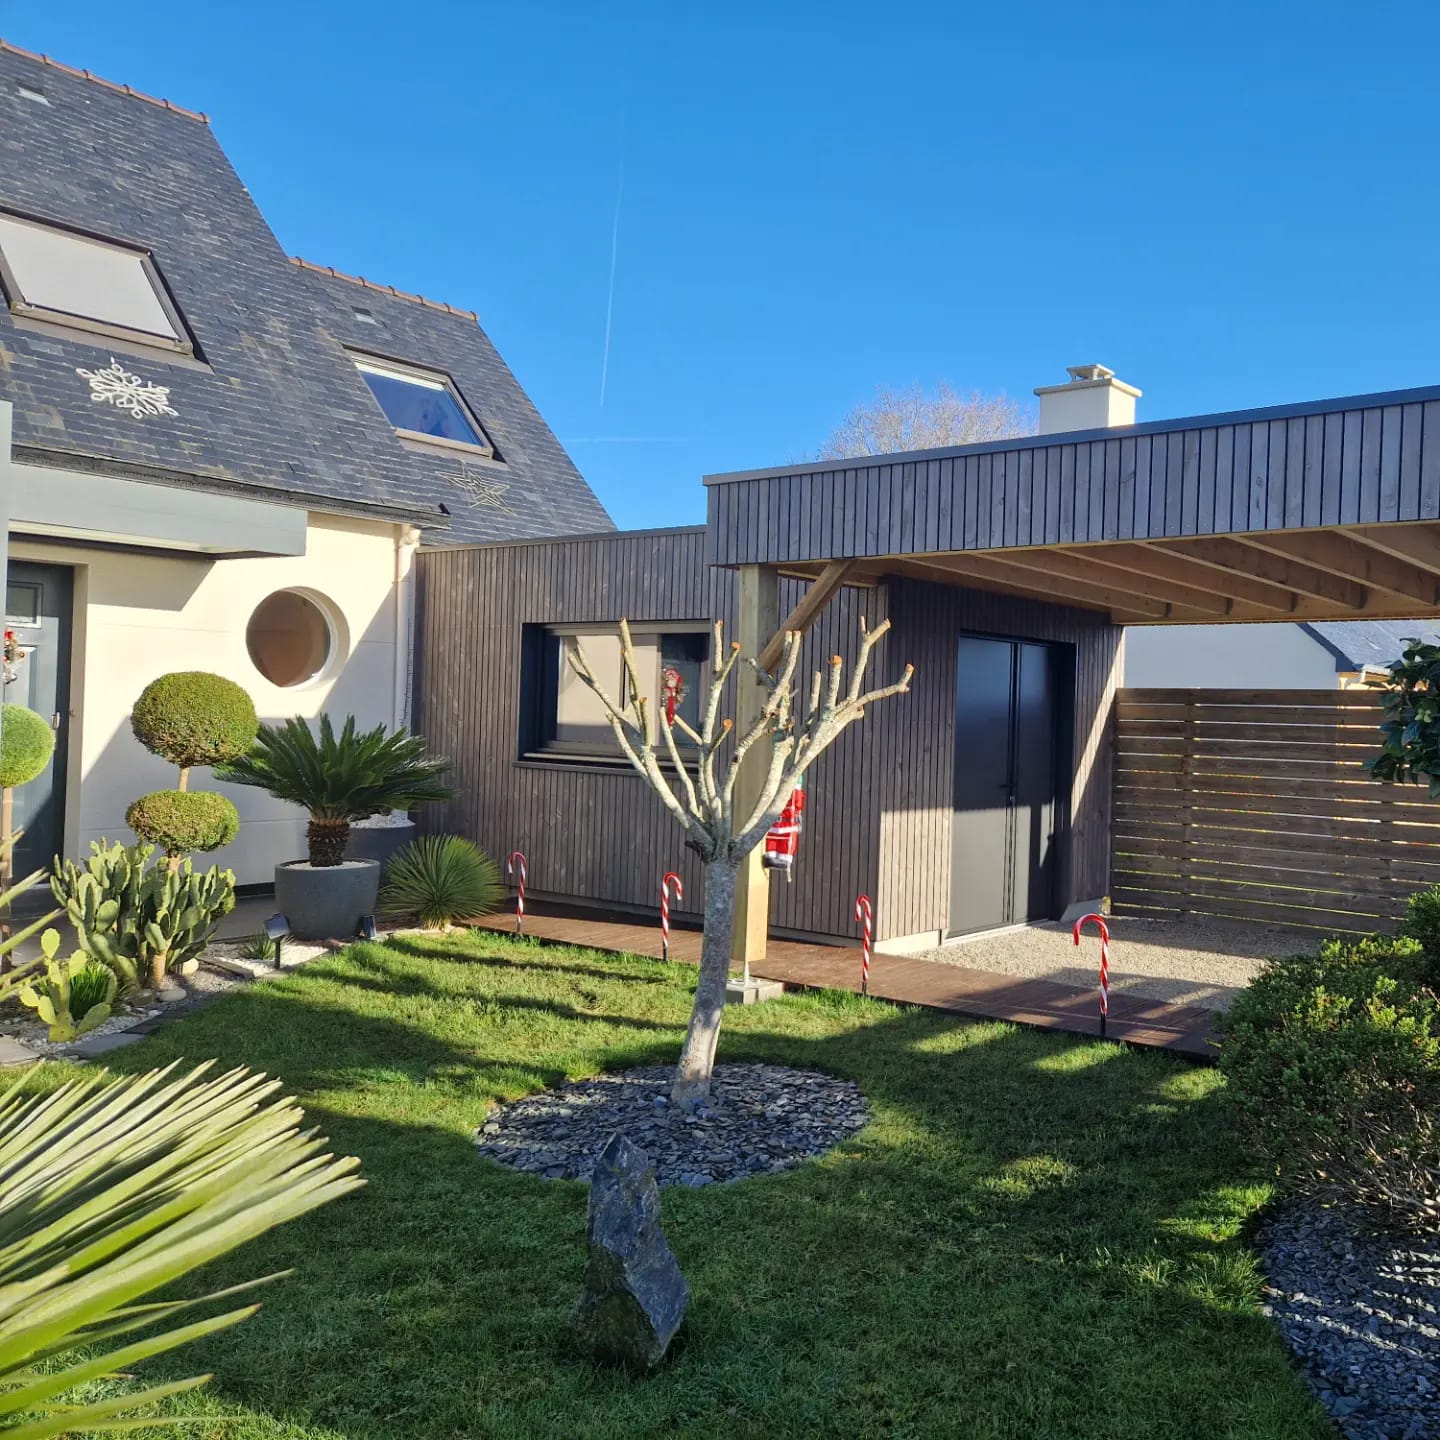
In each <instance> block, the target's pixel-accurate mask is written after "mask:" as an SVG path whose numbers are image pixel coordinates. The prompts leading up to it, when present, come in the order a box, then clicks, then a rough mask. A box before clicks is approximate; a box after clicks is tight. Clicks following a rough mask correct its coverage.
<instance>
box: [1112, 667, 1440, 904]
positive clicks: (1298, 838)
mask: <svg viewBox="0 0 1440 1440" xmlns="http://www.w3.org/2000/svg"><path fill="white" fill-rule="evenodd" d="M1381 718H1382V697H1381V696H1380V695H1379V694H1377V693H1375V692H1372V691H1356V690H1129V689H1127V690H1121V691H1120V692H1119V697H1118V701H1117V706H1116V727H1115V807H1114V835H1113V841H1112V850H1113V861H1112V881H1111V898H1112V899H1113V901H1114V904H1115V907H1116V909H1117V910H1119V911H1121V912H1122V913H1149V914H1174V913H1176V912H1187V911H1188V912H1196V913H1200V914H1205V915H1224V916H1231V917H1234V918H1238V919H1245V920H1259V921H1265V922H1269V923H1272V924H1283V925H1294V926H1304V927H1310V928H1315V929H1319V930H1324V931H1354V932H1365V931H1371V930H1376V929H1380V928H1386V927H1390V926H1393V924H1394V922H1395V920H1396V919H1397V918H1398V917H1399V914H1400V911H1401V910H1402V908H1403V906H1404V904H1405V901H1406V900H1407V899H1408V897H1409V896H1410V895H1411V894H1412V893H1413V892H1414V891H1415V890H1417V889H1419V888H1420V887H1422V886H1424V885H1429V884H1434V883H1436V882H1440V800H1430V799H1428V798H1427V796H1426V793H1425V790H1424V789H1423V788H1421V787H1417V786H1407V785H1399V786H1397V785H1382V784H1380V783H1378V782H1377V781H1374V780H1372V779H1371V778H1370V776H1369V773H1368V772H1367V771H1366V770H1365V769H1364V763H1363V762H1364V761H1365V760H1366V759H1367V758H1368V757H1370V756H1372V755H1374V754H1375V753H1376V751H1377V749H1378V746H1379V738H1380V737H1379V729H1378V727H1379V725H1380V722H1381Z"/></svg>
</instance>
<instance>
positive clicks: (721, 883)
mask: <svg viewBox="0 0 1440 1440" xmlns="http://www.w3.org/2000/svg"><path fill="white" fill-rule="evenodd" d="M739 872H740V864H739V862H738V861H737V860H732V859H729V858H721V859H718V860H708V861H706V863H705V935H704V939H703V940H702V942H701V946H700V979H699V982H698V983H697V984H696V986H695V1005H694V1008H693V1009H692V1010H691V1011H690V1027H689V1029H688V1030H686V1032H685V1045H684V1048H683V1049H682V1050H681V1051H680V1063H679V1065H677V1066H676V1067H675V1083H674V1084H673V1085H672V1086H671V1087H670V1099H671V1101H672V1102H673V1103H674V1104H676V1105H694V1104H697V1103H698V1102H699V1101H701V1100H704V1099H705V1098H706V1097H707V1096H708V1095H709V1094H710V1075H711V1072H712V1071H713V1070H714V1069H715V1046H716V1043H717V1042H718V1041H719V1039H720V1021H721V1020H722V1019H723V1018H724V1015H725V982H726V981H727V980H728V979H729V978H730V935H731V931H733V930H734V928H735V884H736V878H737V876H738V875H739Z"/></svg>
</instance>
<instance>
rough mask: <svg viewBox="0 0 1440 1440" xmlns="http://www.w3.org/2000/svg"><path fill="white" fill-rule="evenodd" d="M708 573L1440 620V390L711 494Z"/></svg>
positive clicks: (1140, 614) (873, 463)
mask: <svg viewBox="0 0 1440 1440" xmlns="http://www.w3.org/2000/svg"><path fill="white" fill-rule="evenodd" d="M706 484H707V486H708V487H709V489H708V497H709V527H708V529H709V537H710V539H709V545H710V558H711V560H712V561H713V562H714V563H716V564H719V565H729V566H735V565H745V564H761V565H771V566H775V567H777V568H779V569H781V570H784V571H785V572H787V573H791V574H797V575H812V576H818V575H820V574H821V573H822V571H824V568H825V566H826V565H827V564H828V563H830V562H832V561H836V560H842V559H851V560H853V561H854V562H855V563H854V564H853V565H852V566H850V567H848V568H847V575H846V578H847V580H848V581H849V582H852V583H853V582H855V581H874V580H879V579H883V578H886V577H889V576H904V577H910V578H914V579H922V580H929V581H938V582H941V583H946V584H952V585H961V586H965V587H967V588H971V589H979V590H990V591H995V592H998V593H1001V594H1014V595H1017V596H1023V597H1026V598H1032V599H1033V598H1040V599H1046V600H1052V601H1056V602H1058V603H1064V604H1067V605H1076V606H1081V607H1084V608H1090V609H1095V610H1101V611H1105V612H1108V613H1109V614H1110V615H1111V616H1112V618H1113V619H1114V620H1115V621H1117V622H1118V623H1125V624H1181V623H1201V622H1208V623H1213V622H1215V621H1223V620H1236V621H1239V620H1284V619H1291V620H1323V621H1331V620H1357V619H1390V618H1412V617H1413V618H1429V617H1440V524H1437V522H1440V386H1429V387H1425V388H1423V389H1415V390H1400V391H1392V392H1387V393H1383V394H1375V395H1362V396H1353V397H1349V398H1345V399H1338V400H1324V401H1310V402H1306V403H1303V404H1297V405H1278V406H1270V407H1267V408H1265V409H1260V410H1246V411H1235V412H1229V413H1226V414H1218V415H1203V416H1193V417H1188V418H1185V419H1180V420H1170V421H1152V422H1149V423H1147V424H1143V425H1130V426H1123V427H1115V428H1112V429H1106V430H1088V431H1080V432H1074V433H1070V434H1059V435H1041V436H1028V437H1025V438H1021V439H1012V440H1003V441H994V442H990V443H987V444H983V445H967V446H959V447H956V448H953V449H944V450H929V451H917V452H912V453H908V454H902V455H889V456H864V457H859V458H857V459H854V460H848V461H829V460H827V461H823V462H821V461H816V462H812V463H809V464H804V465H799V466H791V467H784V468H779V469H770V470H751V471H743V472H739V473H736V474H730V475H712V476H708V477H707V478H706Z"/></svg>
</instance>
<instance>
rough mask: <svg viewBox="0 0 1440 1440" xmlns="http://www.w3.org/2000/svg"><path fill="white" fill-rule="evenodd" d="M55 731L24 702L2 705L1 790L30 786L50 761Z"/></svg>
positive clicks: (0, 716)
mask: <svg viewBox="0 0 1440 1440" xmlns="http://www.w3.org/2000/svg"><path fill="white" fill-rule="evenodd" d="M54 753H55V732H54V730H52V729H51V728H50V722H49V721H48V720H46V719H45V717H44V716H43V715H37V714H36V713H35V712H34V711H33V710H27V709H26V708H25V706H23V705H6V706H4V707H3V708H0V789H4V790H10V789H13V788H14V787H15V786H16V785H28V784H29V783H30V781H32V780H33V779H34V778H35V777H36V776H37V775H38V774H39V773H40V772H41V771H42V770H43V769H44V768H45V767H46V765H48V764H49V763H50V757H51V755H53V754H54Z"/></svg>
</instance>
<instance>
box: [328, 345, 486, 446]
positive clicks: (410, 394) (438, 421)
mask: <svg viewBox="0 0 1440 1440" xmlns="http://www.w3.org/2000/svg"><path fill="white" fill-rule="evenodd" d="M356 364H357V365H358V366H359V370H360V373H361V374H362V375H363V376H364V377H365V383H366V384H367V385H368V386H369V387H370V390H371V392H372V393H373V394H374V396H375V398H376V399H377V400H378V401H379V402H380V408H381V409H382V410H383V411H384V412H385V414H386V417H387V418H388V419H389V421H390V423H391V424H392V425H393V426H394V427H395V428H396V429H397V430H413V431H414V432H415V433H416V434H418V435H433V436H435V438H436V439H437V440H457V441H459V442H460V443H461V444H462V445H480V446H483V445H484V444H485V441H484V440H483V439H482V438H481V437H480V436H479V435H477V434H476V433H475V427H474V426H473V425H472V424H471V423H470V421H469V420H468V419H466V417H465V412H464V411H463V410H462V409H461V408H460V403H459V401H457V400H456V398H455V396H454V395H452V394H451V393H450V387H449V386H448V385H446V384H445V382H444V381H443V380H427V379H424V378H422V377H421V376H419V375H406V374H402V373H401V372H399V371H397V370H386V369H384V368H383V367H381V366H378V365H369V364H364V363H361V362H359V361H357V362H356Z"/></svg>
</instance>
